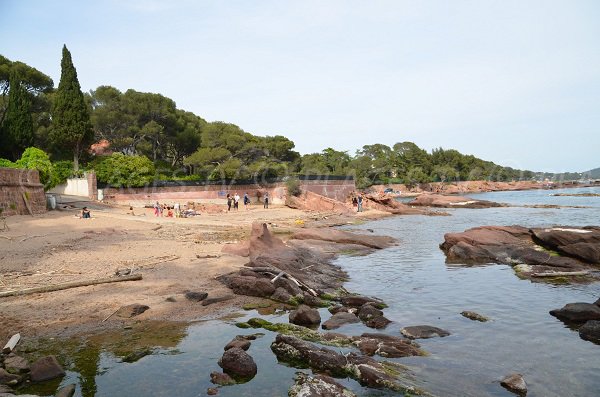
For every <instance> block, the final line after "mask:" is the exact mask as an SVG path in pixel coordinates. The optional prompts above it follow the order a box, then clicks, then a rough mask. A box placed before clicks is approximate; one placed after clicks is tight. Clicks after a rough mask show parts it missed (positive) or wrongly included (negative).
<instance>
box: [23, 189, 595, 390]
mask: <svg viewBox="0 0 600 397" xmlns="http://www.w3.org/2000/svg"><path fill="white" fill-rule="evenodd" d="M556 193H568V194H578V193H596V194H598V193H600V188H598V187H594V188H580V189H564V190H530V191H511V192H491V193H482V194H470V195H469V196H470V197H474V198H477V199H483V200H491V201H497V202H502V203H507V204H511V205H512V206H510V207H500V208H489V209H464V208H457V209H449V210H447V211H448V212H449V213H450V215H451V216H394V217H389V218H385V219H381V220H376V221H372V222H368V223H364V224H361V225H348V226H345V227H343V229H347V230H354V231H363V232H366V233H370V232H371V230H372V232H373V233H375V234H381V235H388V236H393V237H395V238H397V239H398V240H399V244H398V245H397V246H395V247H392V248H388V249H385V250H381V251H377V252H374V253H372V254H370V255H367V256H340V257H339V258H338V259H336V260H335V264H337V265H339V266H341V267H342V268H343V269H344V270H345V271H346V272H348V274H349V277H350V280H349V282H347V283H346V285H345V287H346V289H348V290H349V291H352V292H356V293H359V294H364V295H369V296H376V297H379V298H381V299H383V300H384V301H385V302H386V303H387V304H388V308H386V309H385V311H384V312H385V316H386V317H388V318H389V319H390V320H392V321H393V322H392V323H391V324H390V325H389V326H388V327H387V328H386V329H385V330H383V331H382V332H384V333H386V334H390V335H397V336H399V335H400V330H401V329H402V328H403V327H406V326H412V325H433V326H436V327H440V328H443V329H445V330H447V331H449V332H450V333H451V335H450V336H447V337H444V338H432V339H424V340H419V343H420V345H421V347H422V349H423V350H425V351H427V352H428V353H429V354H428V355H427V356H424V357H407V358H400V359H388V360H389V361H394V362H396V363H399V364H402V365H403V366H404V367H405V371H406V373H407V374H408V376H410V377H411V378H412V379H413V380H414V382H415V383H416V384H417V385H418V386H419V387H421V388H423V389H424V390H426V391H428V392H429V393H431V394H433V395H435V396H457V397H463V396H474V397H475V396H476V397H481V396H514V394H512V393H510V392H509V391H507V390H505V389H504V388H503V387H502V386H501V385H500V380H501V379H502V378H503V377H504V376H505V375H508V374H510V373H514V372H517V373H520V374H522V375H523V377H524V379H525V382H526V383H527V386H528V390H529V391H528V393H527V396H528V397H559V396H560V397H565V396H577V397H586V396H589V397H597V396H600V345H597V344H594V343H592V342H588V341H585V340H582V339H580V338H579V334H578V333H577V331H576V330H573V329H570V328H569V327H568V326H566V325H564V324H563V323H562V322H561V321H559V320H557V319H556V318H554V317H553V316H551V315H550V314H549V313H548V312H549V311H550V310H552V309H555V308H560V307H562V306H564V305H565V304H567V303H571V302H594V301H595V300H597V299H598V298H600V283H587V284H550V283H542V282H532V281H530V280H524V279H520V278H518V277H517V276H516V275H515V273H514V271H513V270H512V268H511V267H509V266H506V265H501V264H488V265H482V266H466V265H456V264H446V261H445V255H444V253H443V252H442V251H441V250H440V249H439V245H440V243H442V242H443V241H444V234H445V233H450V232H461V231H464V230H465V229H468V228H472V227H477V226H482V225H522V226H527V227H547V226H555V225H569V226H586V225H600V197H582V196H554V194H556ZM544 204H549V205H559V206H569V207H577V208H533V207H530V206H531V205H544ZM528 206H529V207H528ZM367 229H369V231H367ZM464 310H471V311H475V312H477V313H480V314H482V315H485V316H487V317H489V318H490V321H488V322H485V323H481V322H477V321H472V320H469V319H467V318H465V317H463V316H461V314H460V313H461V312H462V311H464ZM259 316H260V317H262V318H265V319H267V320H270V321H273V322H287V318H288V313H287V312H285V311H276V312H274V313H269V314H262V315H261V314H259V313H257V312H256V311H255V310H251V311H240V313H237V314H234V315H232V316H229V317H227V318H224V319H220V320H211V321H199V322H196V323H194V324H191V325H185V326H182V325H176V324H173V325H170V324H161V325H159V326H157V327H156V328H154V327H153V326H151V325H148V327H147V328H146V329H144V330H142V331H141V332H138V331H131V333H130V334H128V335H127V334H126V333H125V336H124V334H123V333H120V334H116V335H113V334H111V335H106V336H105V337H99V338H95V340H87V339H83V338H79V339H76V340H69V341H49V342H48V345H47V346H48V349H49V350H50V351H51V352H53V353H55V354H57V355H58V356H59V358H60V359H61V360H62V361H63V362H67V363H68V365H67V368H66V369H67V376H66V377H65V378H63V379H62V380H61V381H60V382H61V383H60V385H67V384H70V383H75V384H76V385H77V388H76V393H75V395H76V396H84V397H91V396H102V397H104V396H106V397H109V396H110V397H116V396H165V397H166V396H169V397H171V396H180V397H197V396H206V395H207V394H206V393H207V389H208V388H209V387H215V386H214V385H213V384H211V383H210V377H209V374H210V372H212V371H220V370H221V369H220V368H219V366H218V364H217V361H218V360H219V358H220V357H221V355H222V353H223V346H224V345H225V344H226V343H227V342H228V341H229V340H231V339H232V338H233V337H234V336H235V335H238V334H249V333H255V332H260V333H262V334H263V335H259V337H258V338H257V339H256V340H255V341H252V346H251V347H250V350H249V353H250V354H251V355H252V357H253V358H254V359H255V361H256V363H257V365H258V374H257V376H256V377H255V378H254V379H252V380H251V381H250V382H247V383H244V384H238V385H234V386H227V387H220V388H219V390H218V395H219V396H236V397H238V396H252V397H263V396H287V393H288V389H289V387H290V386H291V385H292V384H293V378H294V374H295V373H296V372H297V371H302V372H307V373H310V370H308V369H295V368H291V367H288V366H286V365H284V364H280V363H278V362H277V359H276V358H275V356H274V354H273V353H272V352H271V350H270V348H269V346H270V344H271V342H272V341H273V340H274V339H275V336H276V334H274V333H272V332H270V331H265V330H260V329H259V330H254V329H239V328H237V327H236V326H235V323H236V322H237V321H245V320H246V319H248V318H251V317H259ZM329 316H330V314H329V313H328V312H327V310H326V309H322V310H321V317H322V318H323V320H325V319H326V318H328V317H329ZM336 331H337V332H341V333H344V334H348V335H360V334H361V333H363V332H373V330H371V329H369V328H366V327H365V326H364V325H362V324H352V325H347V326H344V327H342V328H340V329H338V330H336ZM53 342H55V343H54V344H53ZM132 345H136V346H140V347H144V348H146V349H148V350H147V353H148V354H147V355H145V356H144V357H142V358H140V359H138V360H135V359H134V360H126V352H127V351H129V350H131V349H128V347H131V346H132ZM53 346H54V347H53ZM52 349H54V350H52ZM336 349H337V348H336ZM337 350H339V351H342V352H346V351H349V350H348V349H337ZM375 358H377V359H381V358H380V357H377V356H376V357H375ZM126 361H133V362H126ZM338 381H339V382H340V383H341V384H343V385H344V386H346V387H348V388H349V389H351V390H352V391H353V392H354V393H356V394H357V395H358V396H394V395H401V394H399V393H394V392H390V391H386V390H377V389H369V388H365V387H362V386H361V385H359V384H358V383H357V382H356V381H354V380H351V379H339V380H338ZM60 385H58V384H55V385H53V387H57V386H60ZM25 391H28V392H37V393H39V394H40V395H49V394H51V393H52V391H50V390H44V389H40V388H38V389H35V388H28V389H25V390H23V392H25ZM44 392H45V393H48V394H43V393H44Z"/></svg>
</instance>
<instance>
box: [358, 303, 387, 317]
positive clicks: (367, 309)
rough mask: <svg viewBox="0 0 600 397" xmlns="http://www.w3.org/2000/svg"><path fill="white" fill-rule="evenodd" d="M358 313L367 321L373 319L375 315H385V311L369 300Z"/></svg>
mask: <svg viewBox="0 0 600 397" xmlns="http://www.w3.org/2000/svg"><path fill="white" fill-rule="evenodd" d="M356 315H357V316H358V318H360V319H361V320H362V321H367V320H370V319H372V318H373V317H379V316H383V312H382V311H381V310H379V309H378V308H376V307H375V306H374V305H372V304H371V302H368V303H365V304H364V305H362V306H361V307H360V308H359V309H358V312H357V313H356Z"/></svg>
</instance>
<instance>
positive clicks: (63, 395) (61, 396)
mask: <svg viewBox="0 0 600 397" xmlns="http://www.w3.org/2000/svg"><path fill="white" fill-rule="evenodd" d="M75 387H76V386H75V384H74V383H72V384H70V385H66V386H65V387H61V388H60V389H59V390H58V391H57V392H56V394H55V395H54V397H73V395H74V394H75Z"/></svg>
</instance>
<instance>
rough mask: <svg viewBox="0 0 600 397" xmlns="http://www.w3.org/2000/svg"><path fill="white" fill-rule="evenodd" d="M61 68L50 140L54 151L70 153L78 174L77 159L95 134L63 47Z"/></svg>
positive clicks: (67, 53) (67, 51)
mask: <svg viewBox="0 0 600 397" xmlns="http://www.w3.org/2000/svg"><path fill="white" fill-rule="evenodd" d="M60 66H61V74H60V83H59V84H58V89H57V90H56V95H55V101H54V107H53V111H52V124H53V128H52V132H51V136H50V139H51V141H52V144H53V145H54V147H55V148H57V149H63V150H65V151H69V152H72V154H73V168H74V169H75V171H77V170H79V156H80V154H81V152H82V151H83V150H84V149H86V148H87V146H88V145H89V144H91V143H92V141H93V139H94V132H93V130H92V124H91V122H90V115H89V112H88V108H87V105H86V103H85V99H84V98H83V93H82V92H81V86H80V85H79V81H78V80H77V71H76V70H75V66H73V61H72V59H71V53H70V52H69V50H68V49H67V46H66V45H64V46H63V49H62V60H61V62H60Z"/></svg>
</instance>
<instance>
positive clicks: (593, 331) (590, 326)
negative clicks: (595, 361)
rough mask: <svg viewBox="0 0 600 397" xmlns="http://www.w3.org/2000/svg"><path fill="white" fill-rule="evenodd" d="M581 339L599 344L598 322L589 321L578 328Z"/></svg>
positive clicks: (599, 324) (599, 331)
mask: <svg viewBox="0 0 600 397" xmlns="http://www.w3.org/2000/svg"><path fill="white" fill-rule="evenodd" d="M579 336H580V337H581V339H585V340H589V341H590V342H594V343H598V344H600V321H598V320H589V321H587V322H586V323H585V324H583V325H582V326H581V328H579Z"/></svg>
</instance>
